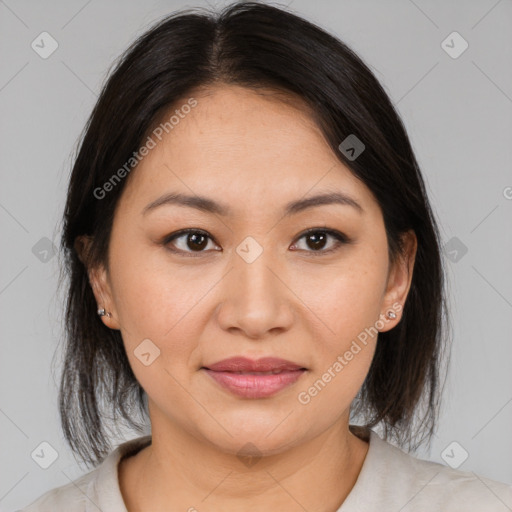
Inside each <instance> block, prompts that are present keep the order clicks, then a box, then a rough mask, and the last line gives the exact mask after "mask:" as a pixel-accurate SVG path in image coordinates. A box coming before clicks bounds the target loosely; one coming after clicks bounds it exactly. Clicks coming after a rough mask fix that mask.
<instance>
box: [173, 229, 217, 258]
mask: <svg viewBox="0 0 512 512" xmlns="http://www.w3.org/2000/svg"><path fill="white" fill-rule="evenodd" d="M209 240H210V241H212V242H213V240H212V238H211V237H210V236H209V235H208V233H206V231H202V230H199V229H182V230H181V231H178V232H177V233H173V234H172V235H169V236H167V237H166V238H165V240H164V241H163V245H165V246H168V245H169V244H171V242H172V245H174V246H175V247H177V249H174V248H171V247H169V250H171V251H172V252H182V253H194V252H196V253H201V252H205V250H204V249H205V248H207V247H208V241H209ZM175 241H179V243H175ZM215 247H217V246H215ZM189 255H190V256H193V254H189Z"/></svg>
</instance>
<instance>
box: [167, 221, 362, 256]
mask: <svg viewBox="0 0 512 512" xmlns="http://www.w3.org/2000/svg"><path fill="white" fill-rule="evenodd" d="M313 233H324V234H326V235H330V236H331V237H333V238H334V239H335V240H336V243H335V245H334V247H331V248H330V249H327V250H322V249H320V250H318V251H313V250H309V251H308V250H306V252H309V253H312V254H313V255H314V256H315V257H316V256H322V255H325V254H331V253H333V252H335V251H337V250H338V249H340V248H341V246H342V245H346V244H350V243H351V242H352V240H351V239H350V238H349V237H348V236H347V235H345V234H344V233H341V232H340V231H336V230H333V229H326V228H311V229H308V230H306V231H304V232H303V233H301V234H300V235H299V237H298V238H297V242H298V241H299V240H301V239H302V238H303V237H306V236H307V235H311V234H313ZM188 234H199V235H204V236H206V237H208V238H209V239H210V240H212V242H214V243H215V244H216V242H215V240H214V239H213V238H212V237H211V236H210V235H209V234H208V233H207V232H206V231H203V230H202V229H193V228H189V229H182V230H180V231H177V232H175V233H171V234H170V235H167V236H166V237H165V238H164V239H163V241H162V245H164V246H166V247H167V246H168V245H169V244H170V243H171V242H172V241H174V240H175V239H176V238H180V237H182V236H184V235H188ZM295 244H296V242H295V243H294V244H293V245H295ZM216 245H218V244H216ZM167 249H168V250H169V251H171V252H173V253H177V254H182V255H185V256H186V257H192V258H196V257H199V256H201V254H202V253H205V252H206V251H196V252H195V253H194V252H192V251H183V250H181V249H172V248H170V247H167ZM301 250H302V249H301Z"/></svg>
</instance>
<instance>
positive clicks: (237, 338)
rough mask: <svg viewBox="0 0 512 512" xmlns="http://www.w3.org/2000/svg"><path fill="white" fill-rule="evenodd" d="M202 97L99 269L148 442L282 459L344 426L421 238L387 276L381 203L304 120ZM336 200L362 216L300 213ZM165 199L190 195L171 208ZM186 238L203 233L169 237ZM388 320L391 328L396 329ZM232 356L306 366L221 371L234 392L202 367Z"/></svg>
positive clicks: (286, 111) (145, 164)
mask: <svg viewBox="0 0 512 512" xmlns="http://www.w3.org/2000/svg"><path fill="white" fill-rule="evenodd" d="M194 97H195V99H196V101H197V105H196V106H195V107H193V108H190V109H180V112H181V116H180V119H179V122H178V123H177V124H175V125H174V127H173V128H172V130H169V133H168V134H166V132H165V131H164V132H163V135H164V136H163V137H162V140H161V141H158V139H156V138H155V137H154V136H153V138H154V139H155V140H156V142H157V143H156V146H155V147H153V148H152V149H151V150H150V151H149V152H148V154H147V155H146V156H145V157H144V158H143V160H142V161H141V162H140V163H139V165H138V167H137V168H136V169H135V170H133V171H132V174H131V175H130V176H129V181H128V183H127V184H126V188H125V190H124V192H123V195H122V197H121V199H120V202H119V204H118V207H117V210H116V213H115V218H114V223H113V229H112V234H111V240H110V249H109V264H110V271H109V273H108V274H107V273H105V272H104V271H103V270H101V269H97V270H96V272H93V274H92V280H93V283H94V284H95V293H96V298H97V299H98V304H99V305H100V306H101V307H105V309H107V311H110V312H111V313H112V317H111V318H107V317H103V321H104V322H105V323H106V324H107V325H108V326H109V327H111V328H114V329H120V331H121V334H122V338H123V341H124V344H125V347H126V352H127V355H128V358H129V361H130V364H131V366H132V368H133V372H134V374H135V376H136V377H137V379H138V381H139V382H140V384H141V385H142V387H143V388H144V389H145V391H146V392H147V395H148V397H149V402H150V414H151V422H152V429H153V435H155V433H157V432H161V433H163V432H165V431H171V430H172V431H174V432H178V431H179V432H181V433H182V434H184V435H192V436H194V438H195V439H196V440H200V441H203V442H206V443H209V444H210V445H214V446H215V447H217V448H219V449H221V450H222V451H225V452H228V453H238V452H239V451H240V449H241V447H243V446H244V445H245V444H246V443H249V442H250V443H252V444H253V445H255V446H256V447H257V449H258V450H259V451H260V452H264V453H268V454H270V453H278V452H279V451H280V450H282V449H284V447H285V446H286V447H291V446H294V445H298V444H300V443H303V442H305V441H307V440H308V439H313V438H314V437H315V436H318V435H319V434H321V433H322V432H325V431H326V430H327V429H329V428H335V427H336V426H338V427H340V428H343V429H345V428H346V425H347V422H348V413H349V406H350V403H351V402H352V400H353V398H354V396H355V395H356V393H357V391H358V390H359V388H360V387H361V385H362V384H363V381H364V379H365V377H366V374H367V372H368V370H369V367H370V363H371V360H372V357H373V354H374V350H375V345H376V342H377V336H375V334H374V333H375V330H376V329H378V330H380V331H385V330H388V329H391V328H393V327H394V326H395V325H396V324H397V323H398V322H399V320H400V311H401V306H400V305H397V303H399V304H403V303H404V301H405V298H406V294H407V292H408V289H409V286H410V278H411V276H412V264H413V259H414V252H415V239H414V237H411V238H410V241H411V243H410V246H409V248H410V255H411V258H410V259H409V260H408V261H406V260H404V261H403V262H402V263H400V264H398V265H397V266H396V267H393V268H391V267H388V265H389V261H388V250H387V240H386V234H385V230H384V223H383V218H382V214H381V211H380V209H379V206H378V204H377V202H376V201H375V199H374V198H373V196H372V194H371V193H370V191H369V189H368V188H367V187H366V186H365V185H364V184H363V183H362V182H360V181H359V180H358V179H356V178H355V177H354V176H353V175H352V174H351V173H350V172H349V170H348V169H347V168H346V167H345V166H344V165H343V164H342V163H340V161H339V160H338V159H337V158H336V156H335V155H334V154H333V153H332V151H331V149H330V147H329V146H328V145H327V143H326V142H325V140H324V139H323V137H322V135H321V133H320V131H319V130H318V128H317V127H316V126H315V125H314V123H313V122H312V121H311V120H310V118H309V117H308V116H307V115H306V114H305V113H303V112H302V111H300V110H298V109H297V108H295V107H292V106H290V105H286V104H284V103H282V102H280V101H277V100H276V99H275V97H273V96H272V95H271V94H270V93H267V95H266V96H264V97H263V96H262V95H260V94H257V93H255V92H252V91H250V90H247V89H243V88H240V87H234V86H223V87H218V88H215V89H210V91H209V92H208V93H207V94H198V95H195V96H194ZM183 104H187V99H185V100H184V101H183ZM176 109H179V106H177V107H176ZM185 111H187V112H189V113H187V114H184V112H185ZM171 114H172V112H170V113H169V116H168V117H170V116H171ZM340 142H341V141H340ZM332 193H338V194H343V195H345V196H347V197H349V198H351V199H352V201H353V202H354V203H357V204H358V205H359V206H360V207H359V208H358V207H356V206H354V204H350V202H346V203H345V204H341V203H340V202H332V203H329V202H325V204H316V205H315V204H313V203H311V204H309V207H308V203H307V202H306V203H303V202H304V201H307V200H308V199H310V198H313V197H315V196H317V195H322V194H332ZM170 194H181V195H183V196H190V197H191V199H190V200H189V201H188V203H189V204H188V205H185V204H179V203H178V202H171V201H167V202H166V201H164V200H163V199H162V198H165V197H166V196H169V195H170ZM199 197H201V198H206V199H207V202H206V201H204V202H199ZM292 203H299V204H302V206H300V207H297V206H296V207H292V208H289V207H288V205H289V204H292ZM151 205H152V206H151ZM194 205H196V207H194ZM213 205H215V208H213ZM312 228H315V229H316V230H317V231H315V232H313V233H311V234H309V235H308V234H304V232H305V231H306V230H309V229H312ZM183 229H190V230H193V231H200V232H199V233H194V232H193V233H192V234H188V235H187V234H186V233H185V234H181V235H177V237H175V238H174V239H173V240H170V238H171V237H170V235H172V234H173V233H176V232H177V231H179V230H183ZM326 231H327V233H326ZM329 231H333V232H335V233H339V234H340V236H342V237H346V241H345V242H343V241H338V240H337V239H336V237H335V236H333V235H332V234H329V233H328V232H329ZM389 310H393V311H394V312H395V313H396V315H397V317H396V319H394V320H390V319H386V318H385V314H386V312H387V311H389ZM379 319H380V322H377V321H378V320H379ZM372 327H373V328H375V329H373V330H372V329H371V328H372ZM365 329H368V331H365ZM368 333H371V334H372V335H369V334H368ZM357 347H358V348H357ZM235 356H243V357H246V358H249V359H252V360H258V359H260V358H264V357H274V358H281V359H284V360H286V361H288V362H291V363H295V364H296V365H298V367H299V368H305V369H306V370H305V371H295V372H293V371H291V370H290V371H288V372H285V373H284V374H281V376H280V377H278V376H270V377H269V376H268V375H267V376H266V377H265V376H262V375H261V374H259V375H252V376H251V375H247V374H246V375H245V376H237V377H235V376H234V374H233V373H231V374H228V375H226V374H225V373H222V372H217V374H216V375H217V377H219V378H220V377H222V378H223V379H224V381H228V382H234V381H236V382H235V384H234V386H235V387H231V388H229V387H224V386H222V385H221V384H219V382H218V380H217V379H215V378H213V376H215V375H214V373H212V371H209V370H207V369H206V368H209V367H210V366H212V365H213V364H214V363H217V362H219V361H222V360H225V359H228V358H232V357H235ZM288 378H289V379H290V382H289V383H288V385H286V386H284V387H282V388H279V386H277V387H275V388H274V387H272V386H273V385H275V384H276V382H277V381H280V380H281V381H283V380H286V379H288ZM237 379H238V381H237ZM220 380H222V379H220ZM237 382H238V384H237Z"/></svg>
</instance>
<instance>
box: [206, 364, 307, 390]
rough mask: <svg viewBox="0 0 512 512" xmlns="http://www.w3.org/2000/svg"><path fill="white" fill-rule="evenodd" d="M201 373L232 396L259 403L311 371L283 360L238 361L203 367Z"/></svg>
mask: <svg viewBox="0 0 512 512" xmlns="http://www.w3.org/2000/svg"><path fill="white" fill-rule="evenodd" d="M201 371H204V372H205V373H206V374H207V375H209V376H210V377H211V378H212V379H213V381H214V382H216V383H217V384H218V385H220V386H221V387H222V388H223V389H225V390H227V391H229V392H230V393H231V394H233V395H235V396H238V397H241V398H251V399H256V398H268V397H271V396H273V395H275V394H277V393H278V392H279V391H282V390H283V389H285V388H287V387H289V386H291V385H293V384H295V383H296V382H297V381H298V380H299V379H300V377H301V376H302V375H303V374H304V373H306V372H307V371H308V370H307V368H304V367H303V366H301V365H298V364H296V363H292V362H290V361H286V360H284V359H277V358H271V357H267V358H263V359H259V360H257V361H254V360H251V359H247V358H245V357H235V358H230V359H225V360H223V361H219V362H218V363H215V364H212V365H209V366H203V367H202V368H201Z"/></svg>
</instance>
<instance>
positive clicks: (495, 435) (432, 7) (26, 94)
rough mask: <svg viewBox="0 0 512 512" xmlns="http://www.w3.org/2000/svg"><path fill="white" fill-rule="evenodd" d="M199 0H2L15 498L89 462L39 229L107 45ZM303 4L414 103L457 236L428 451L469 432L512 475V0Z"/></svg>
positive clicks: (49, 233)
mask: <svg viewBox="0 0 512 512" xmlns="http://www.w3.org/2000/svg"><path fill="white" fill-rule="evenodd" d="M286 3H288V0H287V2H286ZM211 4H213V0H211ZM186 5H199V6H201V5H202V6H206V5H207V4H206V3H204V2H198V3H196V4H185V2H179V1H174V2H173V1H166V2H164V1H153V2H151V1H146V2H144V3H143V2H135V1H109V2H99V1H97V0H92V1H89V2H87V1H83V0H73V1H66V2H64V1H62V0H61V1H55V2H48V1H15V0H5V1H1V0H0V53H1V62H2V65H1V69H0V108H1V113H2V114H1V117H0V140H1V144H2V151H1V156H0V158H1V188H0V226H1V232H2V241H3V243H2V245H1V251H2V254H1V258H2V259H1V261H2V264H1V267H0V311H1V324H0V325H1V335H2V357H1V359H0V365H1V366H0V379H1V395H0V429H1V432H2V436H1V438H0V442H1V446H0V448H1V461H2V462H1V473H0V510H2V511H5V510H14V509H15V508H17V507H21V506H22V505H26V504H28V503H29V502H30V501H32V500H33V499H35V498H36V497H38V496H39V495H40V494H42V493H43V492H44V491H46V490H48V489H50V488H53V487H56V486H59V485H64V484H66V483H68V482H69V481H70V479H73V478H75V477H77V476H79V475H80V474H82V473H84V472H85V468H83V467H80V466H78V465H77V463H76V461H75V459H74V457H73V456H72V454H71V452H70V450H69V449H68V447H67V445H66V444H65V443H64V441H63V437H62V433H61V431H60V427H59V422H58V417H57V409H56V392H57V387H56V383H57V382H58V376H59V375H60V372H59V369H60V366H59V361H60V358H59V357H58V356H56V357H55V360H54V361H53V359H54V354H55V351H56V349H57V347H58V343H59V339H60V336H61V329H62V322H61V318H62V312H63V309H62V308H63V305H62V302H61V300H62V297H60V296H58V295H57V294H56V284H57V276H58V264H59V261H58V258H57V257H52V253H51V246H50V245H49V241H48V240H45V239H44V238H45V237H46V238H47V239H50V240H53V242H54V243H55V245H58V240H59V236H60V225H59V222H60V216H61V212H62V208H63V204H64V198H65V189H66V185H67V179H68V173H69V169H70V166H71V161H72V160H71V156H72V150H73V149H74V147H75V145H76V142H77V139H78V136H79V134H80V132H81V130H82V128H83V126H84V123H85V121H86V119H87V116H88V115H89V113H90V111H91V109H92V107H93V105H94V103H95V101H96V98H97V94H98V92H99V90H100V86H101V84H102V83H103V80H104V77H105V74H106V72H107V70H108V69H109V67H110V65H111V63H112V62H113V60H114V59H115V58H116V57H117V56H118V55H119V54H120V53H121V52H122V51H123V50H124V49H125V48H126V47H127V45H128V44H129V43H130V42H131V41H132V40H133V39H134V38H135V37H136V36H138V35H140V34H141V33H142V32H144V31H145V30H146V29H147V28H149V26H150V25H151V24H152V23H153V22H154V21H156V20H157V19H158V18H160V17H161V16H163V15H165V14H167V13H169V12H171V11H173V10H175V9H178V8H181V7H184V6H186ZM216 5H217V6H221V5H224V3H223V2H218V3H217V4H216ZM279 5H282V6H284V5H285V4H284V3H283V4H279ZM290 9H291V10H292V11H294V12H296V13H298V14H300V15H303V16H305V17H306V18H308V19H310V20H311V21H314V22H317V23H318V24H319V25H320V26H322V27H324V28H325V29H327V30H329V31H331V32H332V33H334V34H336V35H337V36H338V37H340V38H341V39H342V40H344V41H345V42H346V43H348V44H349V45H350V46H351V47H352V48H353V49H354V50H355V51H356V52H358V53H359V55H361V56H362V57H363V59H365V61H366V62H367V63H368V64H369V65H370V66H371V67H372V69H374V71H375V73H376V75H377V77H378V78H379V79H380V80H381V82H382V83H383V85H384V86H385V88H386V90H387V91H388V93H389V94H390V96H391V98H392V99H393V100H394V102H395V103H396V104H397V106H398V109H399V112H400V113H401V115H402V117H403V119H404V122H405V125H406V127H407V129H408V131H409V134H410V136H411V139H412V143H413V146H414V149H415V151H416V154H417V157H418V159H419V163H420V165H421V167H422V170H423V173H424V176H425V179H426V181H427V184H428V193H429V195H430V198H431V201H432V204H433V207H434V209H435V212H436V214H437V216H438V218H439V220H440V224H441V230H442V237H443V243H444V244H448V245H447V250H446V251H445V257H446V258H447V265H448V271H449V280H450V302H451V312H452V322H453V326H454V338H455V339H454V348H453V357H452V365H451V370H450V375H449V380H448V384H447V387H446V395H445V402H444V409H443V415H442V418H441V422H440V428H439V431H438V433H437V436H436V437H435V438H434V442H433V447H432V450H431V451H430V452H424V453H422V452H421V451H420V452H418V456H420V455H421V456H423V457H424V458H428V459H431V460H434V461H437V462H441V463H443V464H445V463H446V461H447V460H448V459H447V458H446V454H448V455H449V456H450V457H451V459H452V460H453V461H455V462H457V460H458V461H459V462H460V461H461V460H462V458H463V456H464V452H463V451H462V450H466V451H467V452H468V454H469V456H468V458H467V459H466V460H465V462H464V463H462V464H461V465H460V466H459V469H461V470H465V471H474V472H475V473H477V474H479V475H481V476H485V477H488V478H492V479H496V480H500V481H504V482H509V483H510V482H512V456H511V455H512V436H511V435H510V434H511V425H512V403H511V402H512V372H511V371H510V362H511V360H512V357H511V356H512V344H511V327H512V265H511V263H512V258H511V256H510V255H511V252H512V251H511V249H512V229H511V220H512V188H511V187H512V171H511V169H512V167H511V163H512V144H511V143H510V142H511V134H512V115H511V114H512V68H511V62H512V30H511V28H512V23H511V22H512V2H511V1H510V0H501V1H496V0H480V1H476V0H475V1H462V0H461V1H449V2H445V1H426V0H415V1H414V2H413V1H412V0H393V1H385V2H384V1H377V0H373V1H370V0H364V1H361V0H358V1H355V0H354V1H346V0H342V1H315V2H311V1H309V2H308V1H306V0H294V1H292V2H291V5H290ZM43 31H47V32H49V33H50V34H51V35H52V37H53V38H55V40H56V41H57V42H58V45H59V46H58V49H57V50H56V51H55V53H53V54H52V55H51V56H50V57H49V58H47V59H42V58H41V57H40V56H39V55H38V54H37V53H36V52H35V51H34V50H33V49H32V48H31V43H32V41H33V40H35V39H36V38H37V36H38V35H39V34H40V33H41V32H43ZM453 31H457V32H459V33H460V34H461V36H462V37H463V38H464V39H465V40H466V41H467V42H468V44H469V48H468V49H467V50H466V51H465V52H464V53H462V54H461V55H460V56H459V57H458V58H455V59H454V58H452V57H450V56H449V55H448V54H447V53H446V52H445V50H444V49H443V47H442V46H441V43H442V41H443V40H445V39H446V37H447V36H448V35H449V34H451V33H452V32H453ZM448 44H449V45H450V46H453V47H454V48H453V49H452V51H458V50H459V49H460V48H461V46H460V41H457V40H454V42H453V43H452V42H450V39H449V40H448ZM41 239H43V241H41ZM34 247H35V249H34ZM464 247H465V248H467V253H465V254H464V251H463V249H464ZM48 250H49V252H48ZM45 251H46V252H45ZM52 362H53V363H54V364H53V371H52ZM128 437H133V436H131V435H130V433H127V434H126V438H128ZM121 440H122V439H121ZM43 441H46V442H48V443H50V445H51V446H52V447H54V449H55V450H56V451H57V452H58V459H57V460H56V461H55V463H53V464H52V465H51V466H50V467H49V468H48V469H42V468H41V467H39V465H38V464H36V462H34V460H33V459H32V458H31V453H32V452H33V451H34V449H36V448H37V447H38V446H39V445H40V443H41V442H43ZM453 441H456V442H457V443H458V444H457V445H451V446H450V444H451V443H452V442H453ZM447 447H448V450H447V451H445V449H446V448H447ZM443 453H444V454H445V458H444V459H443V456H442V454H443Z"/></svg>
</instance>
